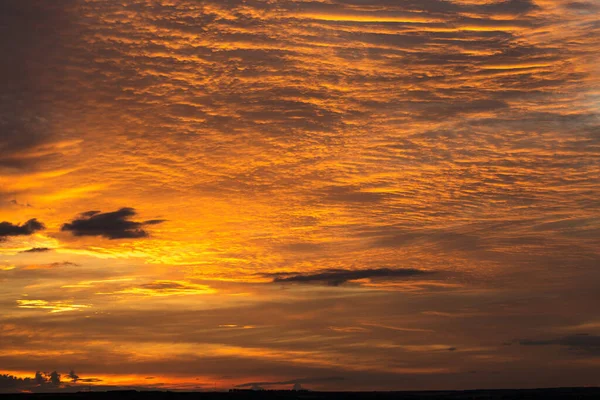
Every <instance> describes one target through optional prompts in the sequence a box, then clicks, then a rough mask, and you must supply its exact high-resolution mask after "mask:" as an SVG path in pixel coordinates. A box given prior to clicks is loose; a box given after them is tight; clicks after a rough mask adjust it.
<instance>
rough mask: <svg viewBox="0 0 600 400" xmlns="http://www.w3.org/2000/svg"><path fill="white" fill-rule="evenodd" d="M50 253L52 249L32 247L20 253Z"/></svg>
mask: <svg viewBox="0 0 600 400" xmlns="http://www.w3.org/2000/svg"><path fill="white" fill-rule="evenodd" d="M49 251H52V249H50V248H48V247H33V248H31V249H29V250H23V251H22V252H21V253H47V252H49Z"/></svg>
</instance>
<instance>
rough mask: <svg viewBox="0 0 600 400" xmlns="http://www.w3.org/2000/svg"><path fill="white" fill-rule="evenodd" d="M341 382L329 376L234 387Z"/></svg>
mask: <svg viewBox="0 0 600 400" xmlns="http://www.w3.org/2000/svg"><path fill="white" fill-rule="evenodd" d="M343 380H345V379H344V378H342V377H340V376H329V377H324V378H301V379H292V380H289V381H279V382H248V383H242V384H240V385H236V386H235V387H238V388H244V387H257V386H271V385H297V384H310V383H324V382H340V381H343Z"/></svg>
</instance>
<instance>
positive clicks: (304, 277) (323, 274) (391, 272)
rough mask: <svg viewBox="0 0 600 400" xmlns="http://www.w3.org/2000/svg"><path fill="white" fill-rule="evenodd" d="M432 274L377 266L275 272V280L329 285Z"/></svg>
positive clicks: (277, 281)
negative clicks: (371, 267) (355, 268)
mask: <svg viewBox="0 0 600 400" xmlns="http://www.w3.org/2000/svg"><path fill="white" fill-rule="evenodd" d="M425 274H431V272H429V271H423V270H419V269H413V268H399V269H391V268H377V269H362V270H345V269H328V270H325V271H319V272H316V273H313V274H300V273H296V272H292V273H281V274H275V277H274V279H273V282H276V283H306V284H309V283H318V284H327V285H329V286H340V285H343V284H344V283H346V282H348V281H355V280H358V279H367V278H409V277H413V276H419V275H425Z"/></svg>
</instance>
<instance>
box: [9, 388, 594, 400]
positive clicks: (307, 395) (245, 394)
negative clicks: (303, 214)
mask: <svg viewBox="0 0 600 400" xmlns="http://www.w3.org/2000/svg"><path fill="white" fill-rule="evenodd" d="M0 399H2V400H8V399H14V400H53V399H65V400H88V399H89V400H120V399H123V400H125V399H127V400H129V399H132V400H263V399H265V400H338V399H348V400H392V399H394V400H395V399H406V400H413V399H414V400H416V399H448V400H451V399H452V400H463V399H464V400H466V399H544V400H548V399H550V400H552V399H600V388H561V389H528V390H470V391H436V392H303V391H299V392H294V391H262V392H251V391H237V392H229V393H220V392H185V393H184V392H137V391H111V392H80V393H64V394H57V393H52V394H0Z"/></svg>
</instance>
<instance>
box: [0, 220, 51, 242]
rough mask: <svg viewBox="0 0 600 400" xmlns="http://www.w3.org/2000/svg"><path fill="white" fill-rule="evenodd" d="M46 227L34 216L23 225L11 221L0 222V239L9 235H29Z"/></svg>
mask: <svg viewBox="0 0 600 400" xmlns="http://www.w3.org/2000/svg"><path fill="white" fill-rule="evenodd" d="M43 229H45V226H44V224H42V223H41V222H40V221H38V220H37V219H35V218H33V219H30V220H29V221H27V222H25V223H24V224H22V225H14V224H12V223H10V222H6V221H4V222H0V240H2V239H3V238H5V237H7V236H28V235H33V234H34V233H36V232H38V231H41V230H43Z"/></svg>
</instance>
